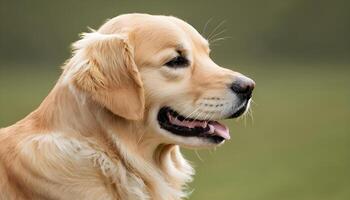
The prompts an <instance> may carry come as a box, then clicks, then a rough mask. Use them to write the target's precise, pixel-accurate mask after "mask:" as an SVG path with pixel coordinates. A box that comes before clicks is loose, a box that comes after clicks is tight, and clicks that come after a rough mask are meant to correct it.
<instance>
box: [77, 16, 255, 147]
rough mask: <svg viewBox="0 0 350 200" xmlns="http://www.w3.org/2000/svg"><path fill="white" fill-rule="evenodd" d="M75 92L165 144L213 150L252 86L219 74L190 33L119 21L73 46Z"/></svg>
mask: <svg viewBox="0 0 350 200" xmlns="http://www.w3.org/2000/svg"><path fill="white" fill-rule="evenodd" d="M74 46H75V49H76V57H79V59H77V60H76V62H77V63H76V64H77V65H78V66H79V67H76V69H72V72H73V73H72V74H73V75H72V76H73V79H72V80H73V81H74V84H75V85H76V87H77V88H79V89H81V90H83V91H85V92H86V93H87V94H89V95H90V96H91V98H92V99H93V100H94V101H95V102H97V103H98V104H100V105H102V106H103V107H105V108H106V109H108V110H109V111H111V112H112V113H114V114H115V115H117V116H119V117H122V118H124V119H127V120H129V121H135V123H136V122H140V121H142V122H144V124H147V126H148V129H150V130H152V131H150V132H152V134H156V135H157V136H158V137H159V138H161V140H163V142H166V143H175V144H180V145H183V146H188V147H206V146H215V145H218V144H221V143H223V141H225V140H227V139H229V138H230V135H229V131H228V128H227V127H226V126H225V125H222V124H220V123H219V122H217V121H216V120H220V119H226V118H235V117H239V116H240V115H242V114H243V113H244V112H245V111H246V110H247V109H248V107H249V104H250V99H251V96H252V90H253V88H254V85H255V83H254V82H253V81H252V80H251V79H249V78H247V77H245V76H243V75H242V74H240V73H237V72H234V71H231V70H229V69H225V68H222V67H220V66H218V65H217V64H215V63H214V62H213V61H212V59H211V58H210V56H209V53H210V49H209V44H208V41H207V40H206V39H204V38H203V37H202V36H201V35H200V34H199V33H198V32H197V31H196V30H195V29H194V28H193V27H192V26H190V25H189V24H187V23H186V22H184V21H182V20H180V19H177V18H175V17H168V16H151V15H145V14H128V15H121V16H119V17H116V18H114V19H111V20H109V21H108V22H107V23H105V24H104V25H103V26H102V27H101V28H100V29H99V30H97V31H94V32H92V33H88V34H85V35H84V36H83V38H82V39H81V40H80V41H78V42H76V43H75V45H74Z"/></svg>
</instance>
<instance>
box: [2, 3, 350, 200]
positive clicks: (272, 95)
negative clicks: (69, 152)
mask: <svg viewBox="0 0 350 200" xmlns="http://www.w3.org/2000/svg"><path fill="white" fill-rule="evenodd" d="M130 12H146V13H150V14H165V15H174V16H177V17H180V18H182V19H185V20H186V21H188V22H189V23H191V24H192V25H193V26H194V27H195V28H197V30H199V31H200V32H201V31H202V30H203V28H204V26H205V24H206V23H207V22H208V21H210V23H209V24H208V26H207V29H206V33H205V34H204V35H205V36H208V35H209V34H210V33H211V32H212V31H213V30H215V27H217V26H218V25H219V24H221V26H220V27H218V28H217V29H216V32H215V33H220V32H221V31H223V30H225V32H223V33H222V34H219V35H217V36H216V38H220V37H225V38H226V39H225V40H222V41H217V42H215V43H213V44H212V46H211V48H212V52H213V53H212V57H213V59H214V60H215V61H216V62H217V63H218V64H220V65H222V66H226V67H229V68H232V69H234V70H237V71H240V72H242V73H244V74H246V75H248V76H250V77H252V78H253V79H254V80H255V81H256V82H257V88H256V90H255V93H254V101H255V104H253V105H252V111H253V119H252V117H250V116H247V117H246V118H242V119H241V120H238V121H232V120H230V121H227V123H228V124H229V125H230V127H231V135H232V139H231V140H230V141H229V142H227V143H226V144H225V145H223V146H222V147H219V148H217V149H216V150H198V151H197V153H196V152H195V151H192V150H185V153H186V155H187V157H188V158H189V159H190V160H191V161H192V162H193V164H194V165H195V168H196V170H197V174H196V176H195V181H194V182H193V183H192V184H191V188H192V189H194V191H193V194H192V195H191V197H190V199H193V200H202V199H203V200H206V199H220V200H221V199H222V200H224V199H227V200H234V199H237V200H256V199H259V200H338V199H339V200H348V199H350V125H349V123H350V107H349V102H350V89H349V86H350V37H349V36H350V1H345V0H344V1H341V0H333V1H324V0H319V1H316V0H266V1H260V0H245V1H244V0H236V1H235V0H231V1H221V0H216V1H194V0H191V1H190V0H187V1H184V0H177V1H165V0H162V1H160V0H159V1H151V0H148V1H145V0H144V1H141V0H140V1H136V0H128V1H126V0H124V1H121V0H120V1H116V0H114V1H112V0H100V1H97V0H74V1H68V0H61V1H44V0H40V1H39V0H31V1H28V0H27V1H24V0H22V1H20V0H12V1H10V0H0V30H1V31H0V127H4V126H8V125H11V124H12V123H14V122H16V121H17V120H19V119H21V118H23V117H24V116H25V115H26V114H28V113H29V112H30V111H32V110H33V109H35V108H36V107H37V106H38V105H39V103H40V102H41V101H42V99H43V98H44V97H45V96H46V95H47V93H48V92H49V91H50V89H51V88H52V87H53V85H54V84H55V81H56V80H57V78H58V76H59V74H60V69H59V66H60V65H62V63H63V62H64V61H65V60H66V59H67V58H69V56H70V48H69V46H70V44H71V43H72V42H73V41H75V40H77V39H78V33H80V32H84V31H87V27H92V28H98V27H99V26H100V25H101V24H102V23H103V22H104V21H105V20H106V19H107V18H111V17H114V16H116V15H119V14H122V13H130ZM210 19H211V20H210ZM223 21H224V23H222V22H223Z"/></svg>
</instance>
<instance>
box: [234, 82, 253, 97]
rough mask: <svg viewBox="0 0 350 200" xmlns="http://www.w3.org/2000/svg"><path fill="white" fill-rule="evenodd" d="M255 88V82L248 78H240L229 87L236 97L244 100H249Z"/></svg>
mask: <svg viewBox="0 0 350 200" xmlns="http://www.w3.org/2000/svg"><path fill="white" fill-rule="evenodd" d="M254 87H255V82H254V81H253V80H251V79H250V78H246V77H244V78H243V77H242V78H241V77H240V78H238V79H237V80H236V81H235V82H233V83H232V85H231V90H232V91H233V92H235V93H236V94H237V95H238V96H241V97H244V98H251V97H252V92H253V90H254Z"/></svg>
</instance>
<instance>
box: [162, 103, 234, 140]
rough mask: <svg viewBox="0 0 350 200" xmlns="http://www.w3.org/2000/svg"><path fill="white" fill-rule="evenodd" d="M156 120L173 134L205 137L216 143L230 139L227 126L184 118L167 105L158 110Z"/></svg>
mask: <svg viewBox="0 0 350 200" xmlns="http://www.w3.org/2000/svg"><path fill="white" fill-rule="evenodd" d="M158 122H159V125H160V127H161V128H163V129H165V130H167V131H169V132H171V133H173V134H175V135H180V136H184V137H200V138H205V139H209V140H210V141H212V142H214V143H217V144H219V143H221V142H222V141H224V140H229V139H230V134H229V130H228V128H227V126H225V125H223V124H220V123H219V122H217V121H208V120H195V119H190V118H186V117H184V116H182V115H180V114H179V113H177V112H176V111H174V110H172V109H171V108H169V107H163V108H161V109H160V110H159V113H158Z"/></svg>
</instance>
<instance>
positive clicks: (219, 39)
mask: <svg viewBox="0 0 350 200" xmlns="http://www.w3.org/2000/svg"><path fill="white" fill-rule="evenodd" d="M230 38H232V37H229V36H227V37H221V38H216V39H214V40H212V41H210V44H215V42H218V41H221V40H226V39H230Z"/></svg>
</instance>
